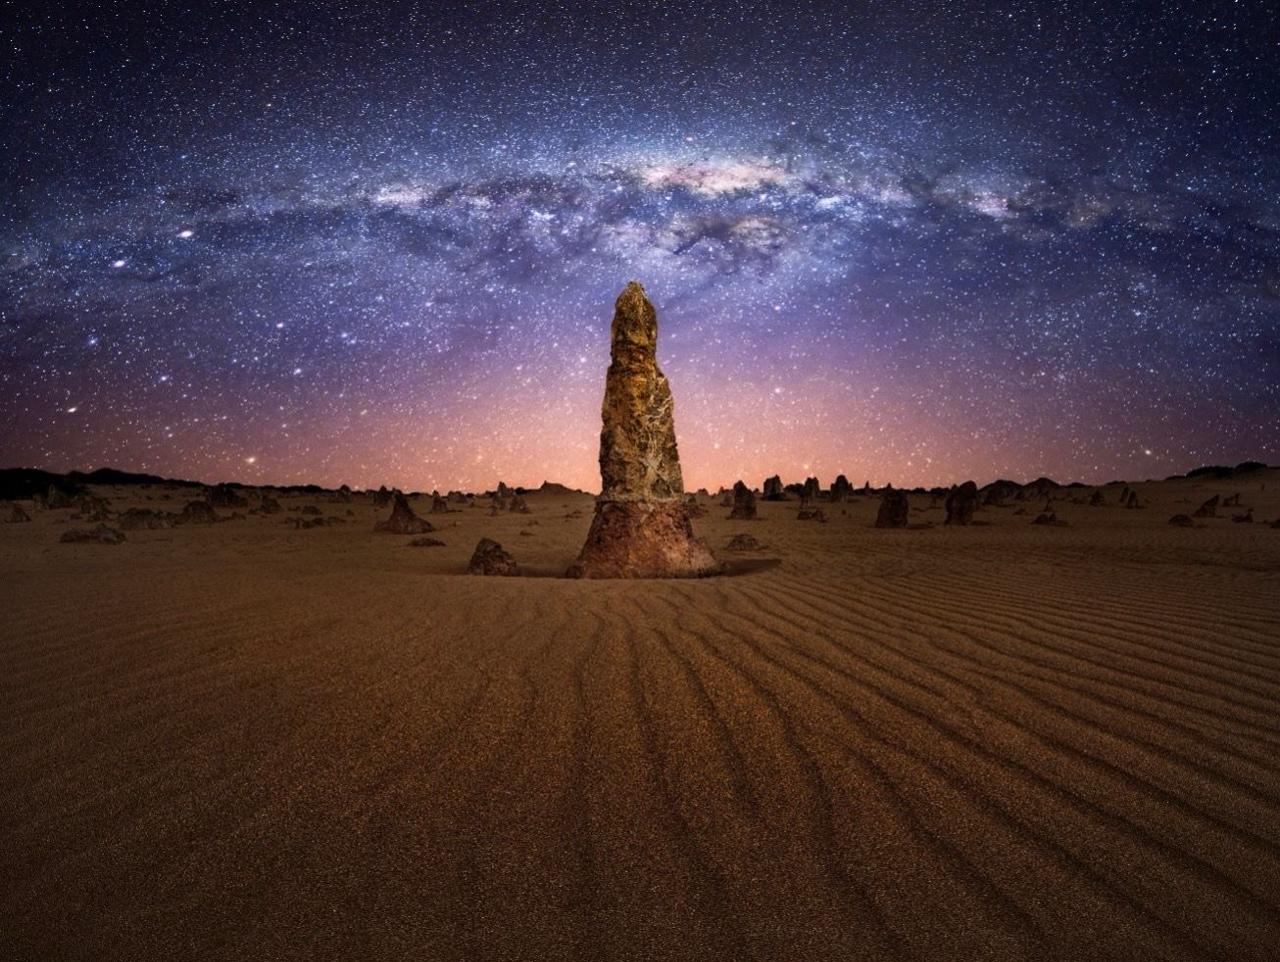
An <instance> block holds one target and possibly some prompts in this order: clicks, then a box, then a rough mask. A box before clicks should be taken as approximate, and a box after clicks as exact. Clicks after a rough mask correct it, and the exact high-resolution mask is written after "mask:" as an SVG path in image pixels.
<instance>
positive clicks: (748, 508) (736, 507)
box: [729, 481, 756, 521]
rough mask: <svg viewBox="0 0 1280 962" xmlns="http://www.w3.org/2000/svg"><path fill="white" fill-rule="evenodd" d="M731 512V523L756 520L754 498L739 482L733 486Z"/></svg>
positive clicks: (748, 489)
mask: <svg viewBox="0 0 1280 962" xmlns="http://www.w3.org/2000/svg"><path fill="white" fill-rule="evenodd" d="M732 503H733V510H732V511H730V512H729V520H731V521H754V520H755V519H756V496H755V492H753V491H752V490H751V489H750V488H748V487H747V486H746V484H744V483H743V482H741V481H735V482H734V485H733V502H732Z"/></svg>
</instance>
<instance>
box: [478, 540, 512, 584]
mask: <svg viewBox="0 0 1280 962" xmlns="http://www.w3.org/2000/svg"><path fill="white" fill-rule="evenodd" d="M519 573H520V566H519V565H517V564H516V560H515V559H514V558H513V557H511V555H509V554H507V553H506V551H504V550H503V549H502V545H500V544H498V542H496V541H494V540H492V539H490V538H481V539H480V543H479V544H477V545H476V550H475V552H474V553H473V554H472V555H471V561H470V562H469V563H468V564H467V574H469V575H499V576H507V577H509V576H512V575H518V574H519Z"/></svg>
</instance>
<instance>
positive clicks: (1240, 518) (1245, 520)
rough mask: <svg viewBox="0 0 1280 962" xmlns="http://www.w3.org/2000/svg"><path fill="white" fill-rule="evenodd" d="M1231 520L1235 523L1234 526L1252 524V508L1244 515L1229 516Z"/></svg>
mask: <svg viewBox="0 0 1280 962" xmlns="http://www.w3.org/2000/svg"><path fill="white" fill-rule="evenodd" d="M1231 520H1232V521H1234V522H1236V524H1252V523H1253V508H1250V509H1249V510H1247V511H1246V512H1245V513H1244V514H1233V515H1232V516H1231Z"/></svg>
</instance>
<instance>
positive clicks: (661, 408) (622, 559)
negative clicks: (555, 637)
mask: <svg viewBox="0 0 1280 962" xmlns="http://www.w3.org/2000/svg"><path fill="white" fill-rule="evenodd" d="M610 335H611V347H610V354H611V362H610V364H609V371H608V374H607V375H606V378H605V392H604V403H603V405H602V407H601V418H602V422H603V426H602V429H601V431H600V480H601V493H600V496H599V498H597V499H596V511H595V517H594V518H593V519H592V522H591V530H590V531H589V532H588V533H587V540H586V543H585V544H584V545H583V547H582V551H581V553H580V554H579V555H578V559H577V560H576V561H575V562H574V563H573V565H572V566H571V567H570V568H569V572H568V574H569V575H570V576H571V577H577V578H672V577H696V576H701V575H709V574H716V573H718V572H719V571H720V570H721V566H720V563H719V562H718V561H717V560H716V558H715V556H714V555H713V554H712V553H711V550H710V549H709V548H708V547H707V546H706V545H705V544H704V543H703V542H702V541H700V540H698V539H697V538H696V537H694V534H693V526H692V524H691V523H690V521H689V513H688V509H687V508H686V506H685V503H684V480H683V478H682V476H681V474H680V455H679V451H678V450H677V448H676V431H675V417H674V403H673V401H672V397H671V387H670V385H669V384H668V383H667V378H666V375H664V374H663V373H662V370H661V368H659V367H658V361H657V343H658V318H657V313H656V312H655V311H654V309H653V305H652V304H651V303H650V302H649V299H648V298H647V297H646V296H645V293H644V288H643V287H641V286H640V285H639V284H638V283H636V282H635V281H632V282H630V283H629V284H627V286H626V287H625V288H624V289H623V291H622V293H621V294H620V295H618V299H617V301H616V302H615V304H614V313H613V323H612V326H611V330H610Z"/></svg>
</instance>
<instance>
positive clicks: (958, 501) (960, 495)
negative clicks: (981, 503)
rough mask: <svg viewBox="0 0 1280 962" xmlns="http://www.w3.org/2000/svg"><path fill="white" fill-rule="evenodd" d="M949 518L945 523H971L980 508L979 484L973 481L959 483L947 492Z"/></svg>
mask: <svg viewBox="0 0 1280 962" xmlns="http://www.w3.org/2000/svg"><path fill="white" fill-rule="evenodd" d="M945 507H946V509H947V520H946V521H945V522H944V524H970V523H972V521H973V513H974V511H976V510H977V508H978V486H977V485H976V484H975V483H974V482H972V481H966V482H965V483H964V484H960V485H957V486H956V487H954V488H952V489H951V490H950V491H949V492H948V493H947V500H946V502H945Z"/></svg>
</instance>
